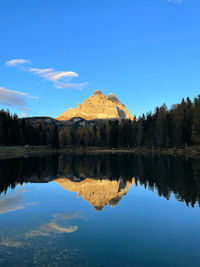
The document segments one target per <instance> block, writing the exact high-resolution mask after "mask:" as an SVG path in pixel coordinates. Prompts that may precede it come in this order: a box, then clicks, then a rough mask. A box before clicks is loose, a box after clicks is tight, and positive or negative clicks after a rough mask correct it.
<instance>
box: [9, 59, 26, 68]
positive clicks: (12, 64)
mask: <svg viewBox="0 0 200 267" xmlns="http://www.w3.org/2000/svg"><path fill="white" fill-rule="evenodd" d="M28 63H30V60H27V59H12V60H8V61H6V63H5V64H6V66H7V67H15V66H17V65H22V64H28Z"/></svg>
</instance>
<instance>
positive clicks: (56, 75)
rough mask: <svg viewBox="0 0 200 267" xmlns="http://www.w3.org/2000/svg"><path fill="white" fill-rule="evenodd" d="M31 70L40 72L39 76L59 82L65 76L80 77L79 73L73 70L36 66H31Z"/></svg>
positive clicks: (36, 72)
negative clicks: (39, 67)
mask: <svg viewBox="0 0 200 267" xmlns="http://www.w3.org/2000/svg"><path fill="white" fill-rule="evenodd" d="M29 70H30V72H33V73H35V74H38V75H39V76H41V77H43V78H45V79H47V80H50V81H52V82H57V81H59V80H62V79H64V78H73V77H78V74H77V73H76V72H73V71H56V70H54V69H36V68H30V69H29Z"/></svg>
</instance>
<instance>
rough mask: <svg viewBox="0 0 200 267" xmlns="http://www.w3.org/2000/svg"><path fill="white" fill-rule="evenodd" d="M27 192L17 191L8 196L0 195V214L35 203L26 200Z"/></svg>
mask: <svg viewBox="0 0 200 267" xmlns="http://www.w3.org/2000/svg"><path fill="white" fill-rule="evenodd" d="M23 193H25V192H16V193H14V194H10V195H7V196H0V214H3V213H7V212H11V211H16V210H22V209H24V208H25V207H27V206H31V205H34V204H35V202H32V203H26V202H25V201H24V195H23Z"/></svg>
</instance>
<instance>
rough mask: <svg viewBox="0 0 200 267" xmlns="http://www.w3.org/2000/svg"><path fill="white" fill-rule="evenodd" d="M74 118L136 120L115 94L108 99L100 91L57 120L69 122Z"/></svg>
mask: <svg viewBox="0 0 200 267" xmlns="http://www.w3.org/2000/svg"><path fill="white" fill-rule="evenodd" d="M73 117H81V118H83V119H85V120H93V119H131V120H133V119H134V117H133V115H132V114H131V113H130V112H128V110H127V109H126V107H125V105H123V104H121V102H120V101H119V100H118V98H117V97H116V96H115V95H114V94H110V95H109V96H108V97H107V96H106V95H104V94H103V93H102V92H101V91H100V90H97V91H95V92H94V94H93V95H92V96H90V97H89V98H88V99H86V100H85V101H84V102H83V103H82V104H78V107H77V108H70V109H68V110H66V111H65V112H63V113H62V114H61V115H60V116H58V117H57V120H69V119H71V118H73Z"/></svg>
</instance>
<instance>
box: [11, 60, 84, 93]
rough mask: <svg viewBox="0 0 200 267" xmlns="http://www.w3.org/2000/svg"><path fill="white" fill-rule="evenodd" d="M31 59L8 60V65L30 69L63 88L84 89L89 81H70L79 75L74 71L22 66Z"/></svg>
mask: <svg viewBox="0 0 200 267" xmlns="http://www.w3.org/2000/svg"><path fill="white" fill-rule="evenodd" d="M29 62H30V61H29V60H24V59H13V60H10V61H7V62H6V66H18V65H19V67H20V69H22V70H26V71H29V72H30V73H33V74H35V75H38V76H39V77H42V78H43V79H45V80H49V81H51V82H53V83H54V86H55V87H56V88H62V89H77V90H82V89H83V88H84V87H85V86H86V85H87V84H88V83H87V82H83V83H74V82H73V83H72V82H70V81H71V80H72V79H73V78H77V77H79V75H78V74H77V73H76V72H74V71H57V70H55V69H53V68H44V69H41V68H33V67H28V68H25V67H22V66H20V65H21V64H24V63H29Z"/></svg>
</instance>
